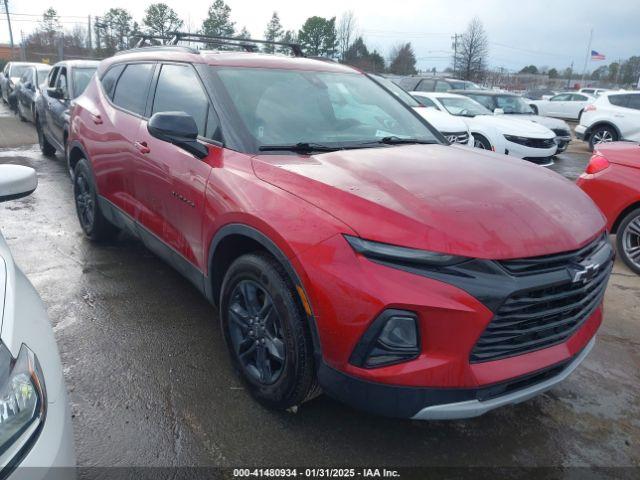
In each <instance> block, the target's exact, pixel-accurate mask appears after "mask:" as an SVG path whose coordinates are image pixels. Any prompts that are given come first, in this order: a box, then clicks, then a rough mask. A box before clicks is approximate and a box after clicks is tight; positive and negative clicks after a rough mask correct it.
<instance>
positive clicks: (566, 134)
mask: <svg viewBox="0 0 640 480" xmlns="http://www.w3.org/2000/svg"><path fill="white" fill-rule="evenodd" d="M551 131H552V132H553V133H555V134H556V136H558V137H571V133H570V132H569V130H566V129H564V128H552V129H551Z"/></svg>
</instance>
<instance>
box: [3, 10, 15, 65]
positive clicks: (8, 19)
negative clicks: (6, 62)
mask: <svg viewBox="0 0 640 480" xmlns="http://www.w3.org/2000/svg"><path fill="white" fill-rule="evenodd" d="M4 11H5V12H6V13H7V23H8V24H9V44H10V45H11V59H13V30H11V17H10V16H9V0H4Z"/></svg>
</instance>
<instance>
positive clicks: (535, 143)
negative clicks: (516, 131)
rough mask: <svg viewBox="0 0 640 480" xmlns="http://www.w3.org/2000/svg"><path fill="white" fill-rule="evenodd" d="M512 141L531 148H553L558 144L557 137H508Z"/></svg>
mask: <svg viewBox="0 0 640 480" xmlns="http://www.w3.org/2000/svg"><path fill="white" fill-rule="evenodd" d="M507 140H509V141H510V142H513V143H517V144H519V145H524V146H525V147H531V148H551V147H553V146H555V145H556V139H555V137H554V138H526V137H513V136H510V137H509V138H507Z"/></svg>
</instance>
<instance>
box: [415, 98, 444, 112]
mask: <svg viewBox="0 0 640 480" xmlns="http://www.w3.org/2000/svg"><path fill="white" fill-rule="evenodd" d="M416 98H417V99H418V102H420V105H422V106H423V107H431V108H435V109H436V110H439V108H438V106H437V105H436V104H435V102H434V101H433V100H431V99H430V98H427V97H422V96H419V95H416Z"/></svg>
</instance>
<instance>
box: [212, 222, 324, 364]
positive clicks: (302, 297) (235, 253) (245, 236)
mask: <svg viewBox="0 0 640 480" xmlns="http://www.w3.org/2000/svg"><path fill="white" fill-rule="evenodd" d="M254 251H263V252H266V253H268V254H270V255H271V256H272V257H273V258H274V259H275V260H276V261H277V262H278V263H279V264H280V265H281V266H282V267H283V269H284V270H285V272H286V273H287V276H288V277H289V280H290V281H291V283H292V284H293V286H294V287H295V289H296V291H297V295H296V296H295V298H296V299H297V303H298V305H299V307H300V308H301V311H302V312H304V314H305V316H306V320H307V324H308V326H309V331H310V333H311V338H312V342H313V350H314V357H315V359H316V364H317V365H320V363H319V362H320V361H321V360H322V349H321V346H320V337H319V334H318V328H317V324H316V318H315V315H314V313H313V307H312V305H311V300H310V298H309V295H308V294H307V292H306V290H305V287H304V284H303V283H302V280H301V278H300V275H299V274H298V272H297V271H296V269H295V267H294V266H293V265H292V264H291V262H290V261H289V258H288V257H287V256H286V255H285V253H284V252H283V251H282V249H281V248H280V247H278V245H276V243H275V242H274V241H273V240H271V239H270V238H269V237H268V236H267V235H266V234H264V233H262V232H261V231H259V230H257V229H256V228H254V227H251V226H249V225H246V224H242V223H231V224H227V225H225V226H224V227H222V228H220V229H219V230H218V231H217V232H216V234H215V235H214V236H213V239H212V240H211V244H210V247H209V254H208V259H207V266H208V273H209V275H208V280H207V281H206V282H205V286H204V289H205V295H206V297H207V299H208V300H209V301H210V302H211V303H213V304H214V305H218V304H219V298H220V291H221V288H222V282H223V280H224V276H225V274H226V272H227V270H228V268H229V267H230V266H231V264H232V263H233V261H234V260H235V259H236V258H238V257H239V256H241V255H244V254H245V253H250V252H254Z"/></svg>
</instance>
